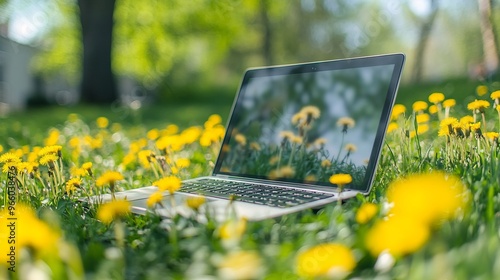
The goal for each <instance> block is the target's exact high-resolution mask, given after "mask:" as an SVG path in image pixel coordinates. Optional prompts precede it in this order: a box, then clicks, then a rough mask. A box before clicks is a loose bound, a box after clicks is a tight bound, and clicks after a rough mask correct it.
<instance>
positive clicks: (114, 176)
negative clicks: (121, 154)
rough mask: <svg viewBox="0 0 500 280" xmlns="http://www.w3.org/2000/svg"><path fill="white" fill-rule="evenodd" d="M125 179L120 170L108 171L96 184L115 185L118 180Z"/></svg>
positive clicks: (99, 185)
mask: <svg viewBox="0 0 500 280" xmlns="http://www.w3.org/2000/svg"><path fill="white" fill-rule="evenodd" d="M123 179H125V178H124V177H123V175H122V174H121V173H120V172H117V171H106V172H105V173H104V174H102V175H101V176H100V177H99V178H97V180H96V181H95V184H96V186H98V187H104V186H105V185H108V184H109V185H111V186H114V184H115V183H116V181H121V180H123Z"/></svg>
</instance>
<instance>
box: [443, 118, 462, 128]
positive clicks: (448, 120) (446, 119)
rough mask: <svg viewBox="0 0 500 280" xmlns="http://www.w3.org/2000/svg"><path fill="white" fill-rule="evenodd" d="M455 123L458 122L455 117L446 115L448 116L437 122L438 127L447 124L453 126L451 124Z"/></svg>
mask: <svg viewBox="0 0 500 280" xmlns="http://www.w3.org/2000/svg"><path fill="white" fill-rule="evenodd" d="M457 123H458V120H457V118H453V117H448V118H445V119H443V120H442V121H441V122H440V123H439V126H440V127H448V126H453V125H456V124H457Z"/></svg>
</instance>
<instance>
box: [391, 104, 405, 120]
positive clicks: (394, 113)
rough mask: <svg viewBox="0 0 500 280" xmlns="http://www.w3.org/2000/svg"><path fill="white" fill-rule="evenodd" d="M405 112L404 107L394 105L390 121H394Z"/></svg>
mask: <svg viewBox="0 0 500 280" xmlns="http://www.w3.org/2000/svg"><path fill="white" fill-rule="evenodd" d="M405 112H406V107H405V105H403V104H395V105H394V107H393V108H392V114H391V120H396V119H397V118H399V116H401V115H403V114H404V113H405Z"/></svg>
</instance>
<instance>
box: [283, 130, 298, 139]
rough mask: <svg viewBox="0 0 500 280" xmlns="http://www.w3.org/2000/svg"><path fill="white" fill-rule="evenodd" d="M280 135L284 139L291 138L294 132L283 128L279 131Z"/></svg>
mask: <svg viewBox="0 0 500 280" xmlns="http://www.w3.org/2000/svg"><path fill="white" fill-rule="evenodd" d="M280 137H281V138H282V139H283V140H284V141H286V140H291V139H292V138H294V137H295V134H294V133H293V132H291V131H287V130H283V131H281V132H280Z"/></svg>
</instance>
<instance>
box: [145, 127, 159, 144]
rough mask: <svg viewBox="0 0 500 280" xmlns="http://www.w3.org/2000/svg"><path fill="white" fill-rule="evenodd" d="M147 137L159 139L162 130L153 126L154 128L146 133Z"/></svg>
mask: <svg viewBox="0 0 500 280" xmlns="http://www.w3.org/2000/svg"><path fill="white" fill-rule="evenodd" d="M146 137H147V138H148V139H149V140H152V141H154V140H156V139H158V137H160V131H159V130H158V129H157V128H153V129H151V130H149V131H148V133H147V134H146Z"/></svg>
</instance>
